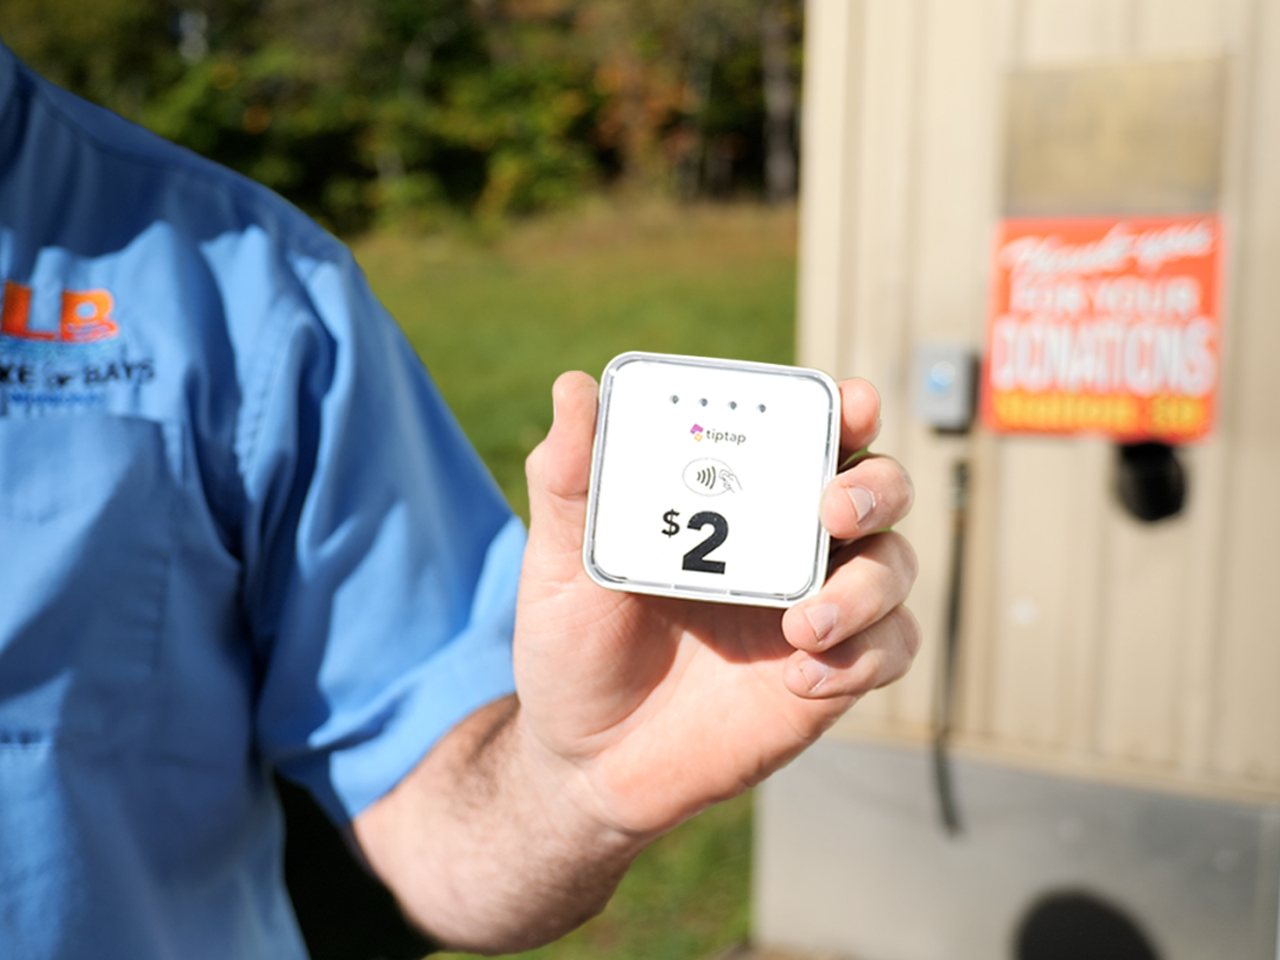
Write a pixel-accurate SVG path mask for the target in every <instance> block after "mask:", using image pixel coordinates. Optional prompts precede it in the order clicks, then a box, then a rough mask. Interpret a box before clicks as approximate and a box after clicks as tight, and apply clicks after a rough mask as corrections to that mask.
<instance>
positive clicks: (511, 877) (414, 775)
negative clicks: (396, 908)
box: [355, 698, 647, 953]
mask: <svg viewBox="0 0 1280 960" xmlns="http://www.w3.org/2000/svg"><path fill="white" fill-rule="evenodd" d="M574 776H575V775H574V770H573V768H572V767H571V766H570V765H568V764H564V763H562V762H556V761H555V760H554V759H553V758H550V757H549V756H547V755H545V754H543V753H542V752H541V751H540V749H539V747H538V745H537V744H536V743H534V742H532V740H531V738H530V737H529V736H528V734H527V733H526V731H525V730H524V728H523V725H522V724H521V722H520V715H519V707H518V705H517V703H516V701H515V699H514V698H508V699H506V700H502V701H499V702H497V703H494V704H491V705H489V706H488V707H485V708H482V709H481V710H479V711H477V712H476V713H475V714H473V715H472V716H470V717H468V718H467V719H466V720H464V721H463V722H462V723H460V724H459V725H458V726H457V727H456V728H455V729H454V730H453V731H451V732H450V733H449V734H448V735H447V736H446V737H445V738H444V739H443V740H441V741H440V743H439V744H437V745H436V747H435V748H434V749H433V750H432V751H431V753H430V754H428V755H427V757H426V758H424V759H423V760H422V762H421V763H419V765H418V766H417V767H416V768H415V769H414V770H413V772H411V773H410V774H409V775H408V776H407V777H406V778H405V779H404V780H403V781H402V782H401V783H400V785H399V786H397V787H396V788H395V790H393V791H392V792H391V793H390V794H388V795H387V796H386V797H384V798H383V799H382V800H380V801H378V803H376V804H374V805H373V806H372V807H370V808H369V809H368V810H367V811H365V812H364V813H363V814H361V816H360V817H359V818H357V820H356V822H355V832H356V837H357V839H358V840H359V841H360V845H361V847H362V848H363V850H364V852H365V854H366V856H367V857H368V858H369V861H370V863H371V864H372V865H373V867H374V869H375V870H376V871H377V873H378V875H379V876H380V877H382V879H383V881H384V882H386V883H387V885H388V886H389V887H391V889H392V890H393V892H395V894H396V895H397V897H398V898H399V900H400V903H401V905H402V906H403V908H404V909H405V911H406V912H407V913H408V914H409V916H410V917H411V918H412V919H413V920H414V921H416V922H417V923H419V924H420V925H421V926H422V927H424V928H425V929H426V930H428V931H429V932H430V933H431V934H432V935H433V936H434V937H436V938H437V939H439V940H441V941H442V942H444V943H446V944H448V945H449V946H452V947H457V948H465V949H469V950H473V951H477V952H482V953H499V952H510V951H514V950H519V949H527V948H530V947H533V946H537V945H539V944H541V943H546V942H548V941H550V940H553V939H555V938H556V937H558V936H560V935H561V934H563V933H565V932H567V931H569V930H571V929H572V928H573V927H575V926H577V925H578V924H580V923H582V922H583V921H584V920H586V919H587V918H588V917H590V916H593V915H594V914H596V913H598V912H599V911H600V910H601V909H602V908H603V907H604V905H605V904H606V903H607V902H608V899H609V897H610V896H611V895H612V893H613V891H614V889H615V888H616V887H617V884H618V881H619V880H620V879H621V878H622V875H623V873H624V872H625V871H626V869H627V866H628V865H629V864H630V862H631V860H632V858H633V857H634V856H635V855H636V853H638V852H639V850H640V848H641V847H642V846H643V843H644V840H645V839H647V838H640V837H633V836H628V835H625V834H623V833H621V832H619V831H617V830H615V829H612V828H611V827H608V826H606V825H605V824H603V823H602V822H601V821H600V819H599V818H597V817H596V816H593V815H592V813H591V812H590V811H589V810H588V809H587V808H586V807H585V806H583V805H582V803H581V802H580V797H581V794H580V793H579V792H578V790H577V788H576V784H575V782H574Z"/></svg>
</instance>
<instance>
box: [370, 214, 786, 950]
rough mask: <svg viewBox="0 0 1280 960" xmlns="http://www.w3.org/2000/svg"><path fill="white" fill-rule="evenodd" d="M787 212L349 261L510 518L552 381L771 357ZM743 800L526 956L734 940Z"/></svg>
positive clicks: (561, 230)
mask: <svg viewBox="0 0 1280 960" xmlns="http://www.w3.org/2000/svg"><path fill="white" fill-rule="evenodd" d="M794 248H795V218H794V213H793V212H792V211H789V210H782V211H771V210H765V209H760V208H754V207H727V208H726V207H720V208H698V209H693V210H678V209H675V208H671V207H653V208H642V209H633V210H630V211H619V210H614V209H608V208H598V209H594V210H587V211H580V212H578V213H576V214H574V215H571V216H564V217H561V218H556V219H550V220H541V221H537V222H534V223H529V224H523V225H520V226H518V227H516V228H513V229H512V230H511V231H510V232H509V233H507V234H506V235H505V236H503V237H501V238H500V239H499V240H497V241H495V242H492V243H489V244H483V245H482V244H480V243H478V242H475V241H468V240H466V239H463V238H459V237H457V236H441V237H432V238H426V239H410V238H407V237H403V236H395V235H387V234H383V235H378V236H374V237H370V238H368V239H366V240H365V241H363V242H361V243H360V244H358V245H357V247H356V255H357V257H358V258H359V259H360V262H361V263H362V264H363V266H364V268H365V270H366V272H367V273H368V275H369V278H370V281H371V282H372V284H373V287H374V289H375V290H376V291H377V293H378V294H379V296H380V297H381V298H382V300H383V302H384V303H385V304H386V305H387V307H388V308H389V309H390V310H391V311H392V313H393V314H395V316H396V317H397V318H398V319H399V320H400V323H401V324H402V326H403V327H404V329H405V331H406V333H407V334H408V336H409V339H410V340H411V341H412V342H413V344H414V346H415V348H416V349H417V350H418V352H419V353H420V354H421V356H422V358H423V360H424V361H425V363H426V365H427V367H428V369H429V370H430V371H431V373H432V375H433V377H434V378H435V380H436V382H437V384H439V386H440V389H441V391H442V392H443V393H444V395H445V398H446V399H447V400H448V401H449V403H450V405H451V406H452V407H453V409H454V412H455V413H456V414H457V416H458V419H459V421H460V422H461V423H462V426H463V429H465V430H466V431H467V434H468V435H469V436H470V437H471V439H472V441H473V442H474V443H475V445H476V447H477V449H478V450H479V451H480V454H481V456H483V457H484V459H485V461H486V462H487V463H488V465H489V468H490V469H491V470H492V471H493V473H494V476H495V477H496V478H497V480H498V482H499V484H500V485H501V486H502V488H503V490H504V491H505V492H506V494H507V497H508V499H509V500H510V501H511V503H512V505H513V506H514V507H515V509H516V510H517V511H518V512H520V513H521V514H522V515H523V516H525V518H526V519H527V518H528V499H527V497H526V494H525V487H524V458H525V457H526V456H527V455H528V453H529V451H530V450H532V449H533V447H534V445H535V444H537V443H538V442H539V441H540V440H541V439H542V437H543V435H544V434H545V433H546V431H547V429H548V427H550V425H551V399H550V390H551V384H552V382H553V381H554V380H555V378H556V376H557V375H559V374H560V373H561V372H562V371H564V370H569V369H580V370H586V371H587V372H589V373H591V374H592V375H593V376H595V377H597V378H598V377H599V375H600V371H601V370H602V369H603V368H604V365H605V364H606V363H607V362H608V361H609V360H610V359H611V358H612V357H613V356H615V355H616V354H619V353H622V352H623V351H626V350H654V351H662V352H670V353H690V354H700V355H704V356H720V357H735V358H739V359H745V360H764V361H769V362H774V363H789V362H791V358H792V352H793V348H792V341H793V333H792V331H793V318H794V312H795V307H794V303H795V292H794V291H795V254H794ZM750 861H751V798H750V797H749V796H745V797H740V798H738V799H736V800H734V801H731V802H729V803H726V804H722V805H720V806H718V807H715V808H713V809H711V810H708V811H707V812H705V813H703V814H702V815H701V816H699V817H697V818H695V819H694V820H692V821H690V822H689V823H687V824H685V825H684V826H682V827H680V828H678V829H677V830H675V831H673V832H672V833H671V834H669V835H668V836H666V837H664V838H663V839H661V840H659V841H658V842H657V843H655V844H654V845H653V846H651V847H650V848H649V849H648V850H646V851H645V852H644V853H643V854H642V855H641V856H640V857H639V859H638V860H637V861H636V863H635V865H634V866H633V867H632V869H631V871H630V872H629V873H628V875H627V877H626V878H625V879H624V880H623V882H622V885H621V887H620V888H619V891H618V893H617V895H616V896H615V897H614V898H613V900H612V902H611V903H610V904H609V906H608V908H607V909H606V910H605V911H604V913H602V914H601V915H600V916H599V917H597V918H596V919H595V920H592V921H591V922H590V923H588V924H586V925H585V926H584V927H582V928H581V929H579V930H577V931H575V932H574V933H571V934H570V935H568V936H566V937H564V938H563V939H561V940H559V941H557V942H556V943H554V944H551V945H549V946H547V947H544V948H542V949H540V950H536V951H533V952H532V953H528V954H524V955H523V956H526V957H528V958H537V960H604V958H609V960H699V958H703V957H707V956H708V955H710V954H711V953H713V952H715V951H717V950H720V949H723V948H724V947H726V946H728V945H730V944H732V943H735V942H739V941H742V940H745V939H746V938H747V934H748V926H749V890H750Z"/></svg>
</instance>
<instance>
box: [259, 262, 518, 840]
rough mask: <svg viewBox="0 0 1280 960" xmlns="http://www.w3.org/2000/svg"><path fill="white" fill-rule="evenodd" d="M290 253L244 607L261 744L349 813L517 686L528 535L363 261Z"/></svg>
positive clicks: (277, 762)
mask: <svg viewBox="0 0 1280 960" xmlns="http://www.w3.org/2000/svg"><path fill="white" fill-rule="evenodd" d="M296 267H297V274H296V276H297V278H298V284H297V288H296V290H294V291H292V293H291V294H290V295H289V296H285V297H282V298H281V304H282V306H281V307H280V309H281V310H283V311H284V312H285V313H286V314H287V315H286V316H285V317H284V318H283V319H282V322H281V323H280V327H279V332H278V334H277V335H276V342H274V343H270V342H267V338H266V337H264V338H263V339H264V350H265V354H266V356H267V357H268V358H269V360H268V362H266V363H265V374H264V377H263V386H262V389H261V395H260V399H259V400H258V401H257V402H256V404H255V402H254V397H253V396H252V395H248V396H246V400H245V404H244V413H243V415H242V416H243V418H244V421H245V427H244V429H245V431H246V432H247V435H248V438H249V439H248V442H247V443H246V444H245V449H246V453H245V455H244V458H243V466H242V471H243V473H244V478H243V479H244V487H245V491H246V501H247V504H248V507H247V509H246V511H245V515H244V527H243V543H244V559H245V586H244V608H245V617H246V620H247V627H248V629H249V632H250V634H251V636H252V637H253V641H254V644H255V649H256V653H257V656H258V659H259V663H260V677H261V687H260V689H259V691H258V696H257V705H256V718H255V725H256V737H257V744H258V747H259V749H260V750H261V752H262V754H263V756H264V758H265V759H266V760H267V761H268V762H269V763H271V764H272V765H273V766H274V767H275V768H276V769H278V770H279V771H280V772H281V773H282V774H283V775H284V776H286V777H288V778H289V779H291V780H294V781H296V782H299V783H301V784H302V785H303V786H305V787H307V788H308V789H309V790H310V791H311V793H312V794H313V795H314V796H315V797H316V799H317V800H318V801H319V802H320V803H321V805H322V806H323V807H325V809H326V810H327V812H328V813H329V815H330V816H331V817H333V818H334V819H335V821H337V822H339V823H341V822H343V821H345V820H348V819H350V818H352V817H354V816H355V815H356V814H358V813H359V812H360V811H361V810H363V809H364V808H365V807H367V806H368V805H369V804H370V803H372V802H373V801H374V800H376V799H378V798H379V797H380V796H382V795H383V794H385V793H386V792H387V791H388V790H390V789H391V788H392V787H393V786H394V785H395V784H396V783H397V782H399V780H400V779H401V778H402V777H403V776H404V775H405V774H406V773H407V772H408V771H409V770H410V769H412V768H413V766H414V765H415V764H416V763H417V762H418V761H419V760H420V759H421V758H422V757H423V756H424V755H425V754H426V753H427V751H428V750H429V749H430V748H431V746H432V745H433V744H434V743H435V742H436V741H437V740H438V739H439V738H440V737H441V736H442V735H443V734H444V733H445V732H446V731H448V730H449V729H450V728H451V727H452V726H453V725H454V724H456V723H457V722H458V721H459V720H461V719H462V718H464V717H466V716H467V715H468V714H470V713H471V712H472V711H474V710H475V709H477V708H478V707H480V706H482V705H483V704H485V703H488V702H490V701H492V700H494V699H496V698H498V697H501V696H503V695H504V694H507V693H509V692H510V691H511V690H512V689H513V688H514V683H513V678H512V670H511V635H512V630H513V626H514V619H515V595H516V588H517V583H518V579H519V570H520V562H521V558H522V555H523V549H524V538H525V534H524V528H523V526H522V525H521V523H520V521H519V520H518V519H517V518H515V517H514V516H513V515H512V513H511V511H510V509H509V508H508V506H507V505H506V503H505V501H504V500H503V498H502V496H501V493H500V492H499V490H498V488H497V486H496V484H495V483H494V481H493V480H492V478H491V477H490V475H489V474H488V472H487V470H486V469H485V467H484V466H483V464H482V463H481V462H480V460H479V458H478V457H477V455H476V453H475V452H474V450H473V449H472V447H471V445H470V444H469V443H468V441H467V439H466V437H465V436H464V435H463V434H462V432H461V430H460V428H459V427H458V425H457V423H456V421H455V420H454V419H453V416H452V414H451V413H450V411H449V410H448V408H447V407H446V406H445V404H444V402H443V400H442V399H441V397H440V395H439V393H438V392H437V390H436V388H435V386H434V384H432V383H431V381H430V379H429V378H428V376H427V374H426V371H425V370H424V368H423V366H422V363H421V362H420V361H419V359H418V357H417V356H416V355H415V354H414V352H413V350H412V349H411V348H410V346H409V345H408V343H407V342H406V341H405V339H404V337H403V334H402V333H401V331H400V330H399V328H398V327H397V325H396V324H395V322H394V321H393V320H392V319H391V318H390V316H388V315H387V313H386V311H385V310H384V309H383V308H382V307H381V305H380V304H379V303H378V302H377V301H376V299H375V298H374V296H373V295H372V293H371V292H370V291H369V289H368V287H367V284H366V282H365V280H364V278H363V276H362V274H361V273H360V271H359V268H358V267H357V266H356V265H355V263H354V261H353V260H351V259H349V258H348V259H346V260H343V261H339V262H328V261H320V262H317V263H311V264H306V263H301V264H297V265H296ZM443 362H447V358H444V360H443Z"/></svg>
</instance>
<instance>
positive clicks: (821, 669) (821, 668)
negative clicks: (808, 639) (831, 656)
mask: <svg viewBox="0 0 1280 960" xmlns="http://www.w3.org/2000/svg"><path fill="white" fill-rule="evenodd" d="M797 666H798V667H799V669H800V675H801V676H803V677H804V682H805V683H806V684H808V686H809V692H810V693H817V692H818V688H819V687H820V686H822V685H823V684H824V683H825V682H826V680H827V677H829V676H830V675H831V670H830V669H829V668H828V667H827V665H826V664H825V663H819V662H818V661H817V660H811V659H809V658H808V657H806V658H805V659H803V660H801V661H800V662H799V664H798V665H797Z"/></svg>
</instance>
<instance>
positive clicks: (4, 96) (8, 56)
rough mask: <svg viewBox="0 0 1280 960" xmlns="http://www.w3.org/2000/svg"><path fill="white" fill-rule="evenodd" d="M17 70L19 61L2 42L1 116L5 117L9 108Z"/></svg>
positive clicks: (0, 65) (0, 72)
mask: <svg viewBox="0 0 1280 960" xmlns="http://www.w3.org/2000/svg"><path fill="white" fill-rule="evenodd" d="M17 69H18V61H17V59H16V58H15V57H14V55H13V54H12V53H10V52H9V48H8V47H6V46H5V45H4V41H3V40H0V116H4V114H5V111H6V110H8V108H9V98H10V96H11V95H12V94H13V81H14V75H15V74H16V73H17Z"/></svg>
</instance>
